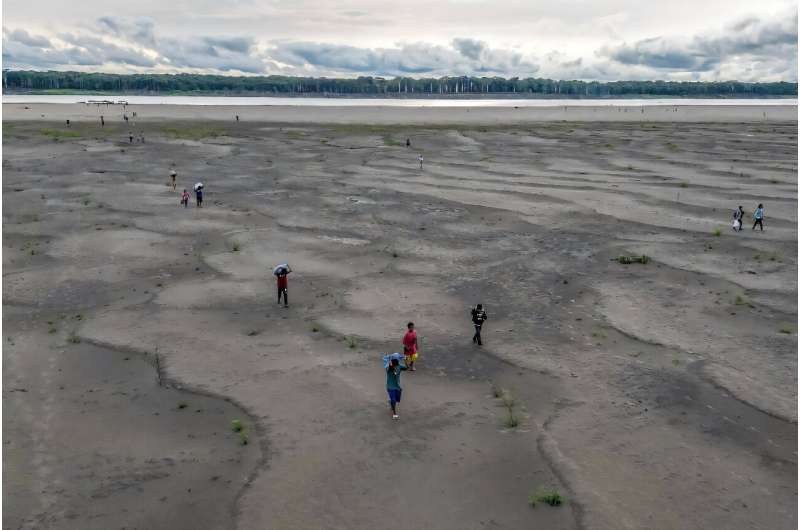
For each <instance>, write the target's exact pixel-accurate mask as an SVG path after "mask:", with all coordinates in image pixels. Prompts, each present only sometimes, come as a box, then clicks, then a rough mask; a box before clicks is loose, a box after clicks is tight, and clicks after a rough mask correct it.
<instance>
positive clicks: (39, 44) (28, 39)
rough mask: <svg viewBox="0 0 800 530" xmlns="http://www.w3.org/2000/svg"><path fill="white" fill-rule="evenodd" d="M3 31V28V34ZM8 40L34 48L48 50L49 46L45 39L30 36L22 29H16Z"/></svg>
mask: <svg viewBox="0 0 800 530" xmlns="http://www.w3.org/2000/svg"><path fill="white" fill-rule="evenodd" d="M5 31H6V30H5V28H3V33H5ZM9 40H11V41H14V42H18V43H20V44H23V45H25V46H32V47H35V48H49V47H50V46H51V44H50V41H49V40H48V39H46V38H45V37H40V36H38V35H31V34H30V33H28V32H27V31H25V30H24V29H17V30H14V31H12V32H10V34H9Z"/></svg>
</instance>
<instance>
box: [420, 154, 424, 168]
mask: <svg viewBox="0 0 800 530" xmlns="http://www.w3.org/2000/svg"><path fill="white" fill-rule="evenodd" d="M423 160H424V159H423V158H422V155H419V168H420V169H422V161H423Z"/></svg>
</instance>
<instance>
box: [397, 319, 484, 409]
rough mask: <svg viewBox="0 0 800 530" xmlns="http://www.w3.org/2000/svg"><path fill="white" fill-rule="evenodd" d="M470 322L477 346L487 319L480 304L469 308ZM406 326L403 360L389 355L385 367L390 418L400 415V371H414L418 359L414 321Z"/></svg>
mask: <svg viewBox="0 0 800 530" xmlns="http://www.w3.org/2000/svg"><path fill="white" fill-rule="evenodd" d="M471 316H472V324H473V325H474V326H475V335H473V336H472V342H473V343H474V344H477V345H478V346H481V345H483V341H482V340H481V328H482V327H483V323H484V322H486V321H487V320H489V315H487V314H486V310H485V309H484V308H483V305H482V304H478V305H476V306H475V307H473V308H472V310H471ZM406 327H407V328H408V329H407V330H406V332H405V334H404V335H403V340H402V343H403V361H404V364H400V359H399V358H398V356H397V355H394V356H392V355H390V356H388V357H389V363H388V366H387V367H386V393H387V394H389V407H390V408H391V409H392V419H394V420H396V419H398V418H399V417H400V416H399V414H397V406H398V405H399V404H400V399H401V398H402V395H403V388H402V387H401V386H400V373H401V372H403V371H405V370H409V371H411V372H414V371H416V368H415V367H414V364H415V363H416V362H417V360H418V359H419V344H418V342H417V331H416V329H414V323H413V322H409V323H408V324H407V325H406Z"/></svg>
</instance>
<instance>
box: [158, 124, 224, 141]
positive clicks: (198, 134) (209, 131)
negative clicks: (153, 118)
mask: <svg viewBox="0 0 800 530" xmlns="http://www.w3.org/2000/svg"><path fill="white" fill-rule="evenodd" d="M162 132H163V133H164V134H165V135H167V136H170V137H172V138H177V139H179V140H202V139H204V138H217V137H218V136H223V135H224V134H225V131H223V130H222V129H216V128H213V127H185V128H177V127H167V128H165V129H162Z"/></svg>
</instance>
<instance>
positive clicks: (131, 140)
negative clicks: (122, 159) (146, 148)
mask: <svg viewBox="0 0 800 530" xmlns="http://www.w3.org/2000/svg"><path fill="white" fill-rule="evenodd" d="M128 140H130V143H133V133H132V132H130V131H129V132H128Z"/></svg>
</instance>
